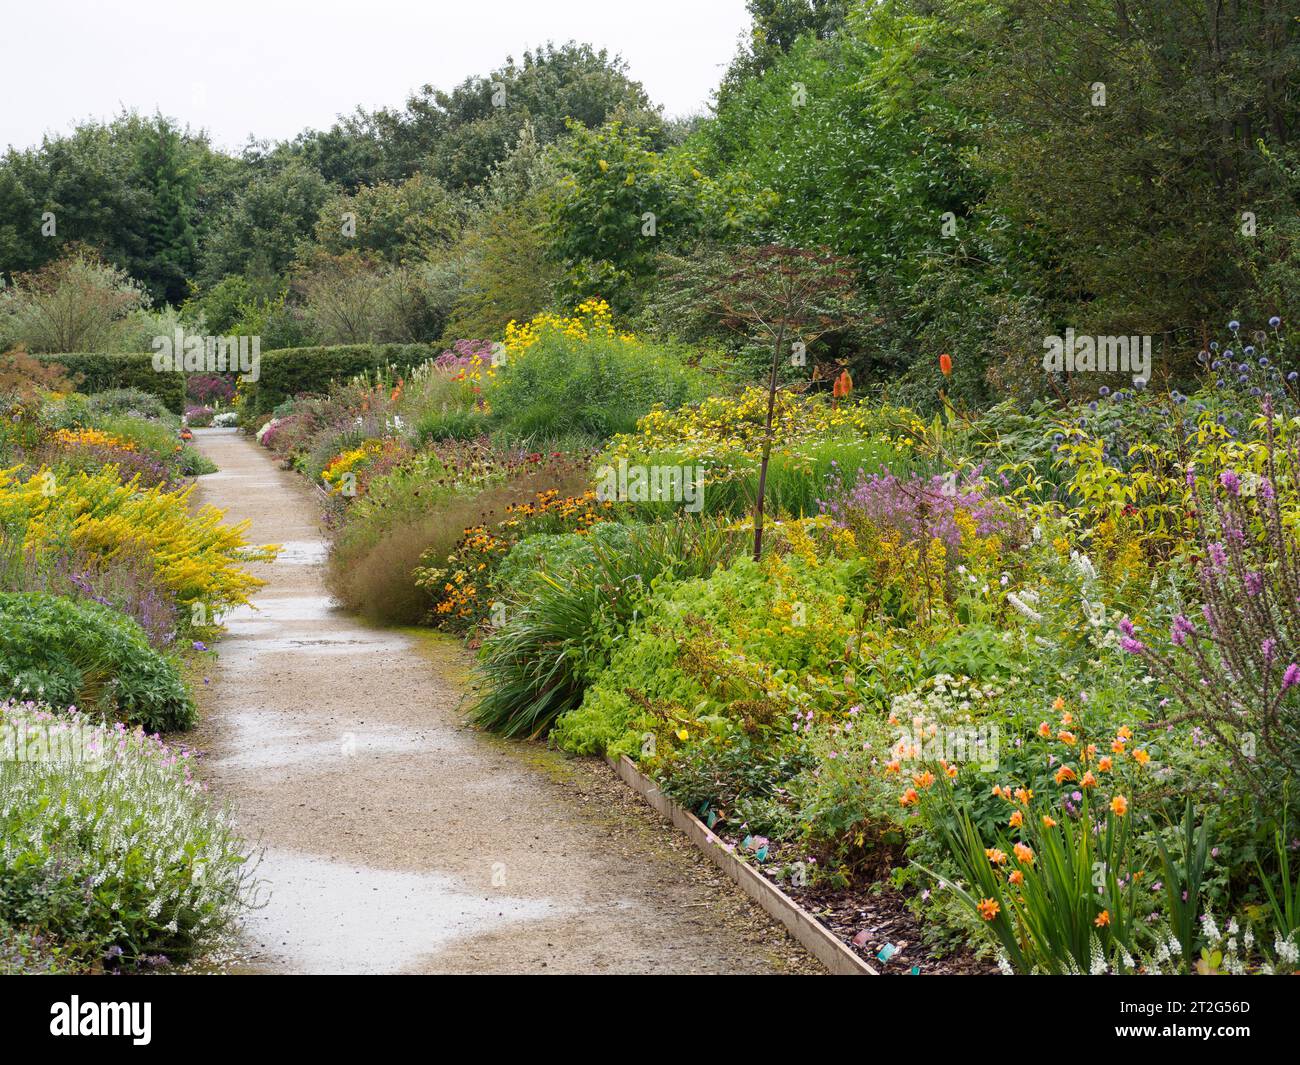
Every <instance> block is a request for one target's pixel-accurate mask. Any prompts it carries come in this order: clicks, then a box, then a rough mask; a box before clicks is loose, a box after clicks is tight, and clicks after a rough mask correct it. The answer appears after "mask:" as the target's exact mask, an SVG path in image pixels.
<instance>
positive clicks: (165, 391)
mask: <svg viewBox="0 0 1300 1065" xmlns="http://www.w3.org/2000/svg"><path fill="white" fill-rule="evenodd" d="M36 358H37V359H39V360H40V361H41V362H43V363H45V364H47V365H58V366H61V367H63V369H64V370H65V371H66V372H67V374H68V376H70V377H72V378H73V379H74V380H77V381H78V384H77V391H78V392H81V393H83V394H85V395H93V394H94V393H96V392H111V391H112V390H113V389H115V388H138V389H139V390H140V391H141V392H148V393H149V394H150V395H151V396H157V397H158V398H159V399H160V400H162V402H163V403H164V404H165V405H166V407H167V409H168V410H170V411H171V412H172V413H173V414H183V413H184V412H185V375H184V374H183V373H174V372H172V371H170V370H167V371H162V372H160V371H158V370H155V369H154V368H153V352H150V351H142V352H136V353H132V354H128V355H116V354H107V353H103V352H85V351H79V352H71V353H64V354H59V355H37V356H36Z"/></svg>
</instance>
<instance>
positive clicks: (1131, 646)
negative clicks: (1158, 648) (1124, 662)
mask: <svg viewBox="0 0 1300 1065" xmlns="http://www.w3.org/2000/svg"><path fill="white" fill-rule="evenodd" d="M1119 645H1120V647H1122V648H1123V649H1124V650H1125V651H1127V652H1128V653H1129V654H1131V655H1140V654H1141V653H1142V652H1143V651H1145V650H1146V645H1145V644H1143V643H1141V642H1139V641H1138V640H1135V639H1133V638H1132V637H1130V636H1125V637H1124V638H1123V639H1122V640H1120V641H1119Z"/></svg>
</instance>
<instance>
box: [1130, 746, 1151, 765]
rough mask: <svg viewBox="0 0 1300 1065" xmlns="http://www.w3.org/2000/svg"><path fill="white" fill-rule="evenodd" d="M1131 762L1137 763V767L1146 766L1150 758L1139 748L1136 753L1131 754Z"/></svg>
mask: <svg viewBox="0 0 1300 1065" xmlns="http://www.w3.org/2000/svg"><path fill="white" fill-rule="evenodd" d="M1133 761H1135V762H1137V764H1138V765H1146V764H1147V763H1148V762H1149V761H1151V756H1150V755H1149V754H1147V752H1146V751H1144V750H1142V748H1141V747H1139V748H1138V749H1137V750H1136V751H1134V752H1133Z"/></svg>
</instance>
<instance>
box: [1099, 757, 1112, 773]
mask: <svg viewBox="0 0 1300 1065" xmlns="http://www.w3.org/2000/svg"><path fill="white" fill-rule="evenodd" d="M1113 764H1114V763H1112V762H1111V760H1110V758H1109V757H1105V758H1102V759H1101V761H1099V762H1098V763H1097V768H1098V769H1100V770H1101V771H1102V772H1103V773H1109V772H1110V767H1111V766H1112V765H1113Z"/></svg>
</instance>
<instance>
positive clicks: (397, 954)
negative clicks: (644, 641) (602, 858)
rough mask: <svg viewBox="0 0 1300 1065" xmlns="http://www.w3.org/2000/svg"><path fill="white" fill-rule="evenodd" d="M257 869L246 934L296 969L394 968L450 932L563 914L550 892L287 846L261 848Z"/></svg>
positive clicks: (457, 935) (464, 933) (442, 942)
mask: <svg viewBox="0 0 1300 1065" xmlns="http://www.w3.org/2000/svg"><path fill="white" fill-rule="evenodd" d="M257 873H258V876H260V877H261V878H263V879H264V880H266V881H267V883H266V885H264V892H268V893H269V895H270V898H269V900H268V901H267V904H266V905H265V906H264V907H263V908H262V909H259V910H255V911H253V912H252V913H251V914H249V916H248V919H247V921H246V922H245V927H246V929H247V936H248V939H249V940H251V941H252V942H253V943H256V944H258V945H259V946H260V947H261V951H262V952H263V954H264V955H268V956H271V957H275V958H278V959H281V960H282V961H283V963H284V966H285V967H286V968H287V969H288V971H290V972H295V973H347V974H353V973H359V974H373V973H396V972H401V971H402V970H403V969H407V968H410V967H412V966H413V965H415V963H416V962H418V961H419V960H420V959H421V958H422V957H424V956H426V955H428V954H432V953H433V952H435V951H437V950H440V949H442V948H443V947H445V946H446V945H447V944H449V943H452V942H454V941H456V940H458V939H464V938H467V937H469V936H474V935H478V934H481V933H484V932H490V931H497V930H499V929H500V928H501V927H502V926H503V925H509V924H526V923H527V922H530V921H539V920H543V919H545V918H551V917H557V916H562V915H563V914H564V913H566V912H568V908H567V907H563V906H560V905H559V904H557V903H556V902H554V901H552V900H551V899H518V898H510V897H508V896H503V895H482V894H471V893H468V892H466V891H465V890H464V888H463V887H461V886H460V885H458V884H457V883H456V881H455V880H453V879H452V878H451V877H446V876H440V875H437V874H429V873H405V872H395V871H393V870H389V869H373V868H370V867H368V866H364V865H362V866H355V865H349V864H346V863H343V862H335V861H330V860H327V859H324V858H313V857H310V856H307V855H303V854H297V853H294V852H291V851H279V850H268V851H267V852H266V853H265V855H264V856H263V858H262V863H261V865H260V866H259V867H258V870H257ZM277 884H285V885H291V888H290V890H286V891H284V892H278V891H276V885H277ZM276 969H277V971H284V970H283V969H281V968H280V967H279V966H277V967H276Z"/></svg>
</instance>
